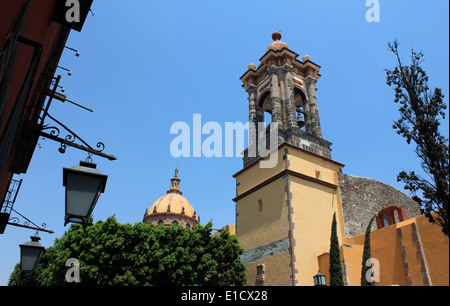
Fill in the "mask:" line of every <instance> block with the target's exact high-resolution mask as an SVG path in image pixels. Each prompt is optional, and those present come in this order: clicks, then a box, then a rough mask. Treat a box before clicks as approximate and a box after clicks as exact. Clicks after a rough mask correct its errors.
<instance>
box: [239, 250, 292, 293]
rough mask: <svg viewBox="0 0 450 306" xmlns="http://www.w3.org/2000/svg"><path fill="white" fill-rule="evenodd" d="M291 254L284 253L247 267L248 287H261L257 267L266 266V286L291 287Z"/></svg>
mask: <svg viewBox="0 0 450 306" xmlns="http://www.w3.org/2000/svg"><path fill="white" fill-rule="evenodd" d="M289 262H290V256H289V252H284V253H282V254H278V255H275V256H271V257H268V258H265V259H262V260H258V261H255V262H252V263H249V264H247V265H246V267H247V271H246V273H247V283H246V286H260V285H262V283H261V282H258V281H257V275H256V274H257V266H258V265H264V286H290V285H291V284H292V281H291V279H290V278H289V276H290V273H291V271H290V268H289Z"/></svg>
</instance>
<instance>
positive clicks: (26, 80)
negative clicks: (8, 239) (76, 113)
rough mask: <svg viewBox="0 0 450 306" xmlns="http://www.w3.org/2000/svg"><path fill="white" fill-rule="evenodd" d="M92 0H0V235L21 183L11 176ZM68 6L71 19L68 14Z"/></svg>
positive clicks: (33, 139)
mask: <svg viewBox="0 0 450 306" xmlns="http://www.w3.org/2000/svg"><path fill="white" fill-rule="evenodd" d="M92 2H93V0H79V1H77V4H78V5H75V6H74V7H70V6H66V1H57V0H48V1H47V0H46V1H40V0H14V1H11V0H0V8H1V9H0V201H1V202H0V234H2V233H3V231H4V230H5V226H6V224H7V222H8V220H9V217H10V213H11V209H12V205H13V204H14V203H13V202H14V201H13V200H14V195H15V194H16V193H17V191H18V188H19V186H20V182H21V181H20V180H18V179H14V175H19V174H22V173H26V172H27V169H28V166H29V163H30V161H31V158H32V156H33V153H34V150H35V148H36V144H37V142H38V139H39V136H40V132H41V131H42V129H43V124H44V118H43V116H42V113H43V108H44V105H45V102H46V101H49V97H50V96H52V97H53V96H54V95H55V94H56V92H55V89H56V88H57V86H55V85H54V84H55V79H56V78H55V77H54V75H55V73H56V70H57V68H58V64H59V60H60V58H61V55H62V53H63V52H64V50H66V42H67V39H68V37H69V34H70V32H71V30H73V29H75V30H77V31H81V29H82V27H83V24H84V21H85V19H86V17H87V14H88V12H89V10H90V7H91V5H92ZM72 9H77V10H78V11H77V12H75V13H76V14H77V16H78V17H79V18H77V20H76V21H75V20H69V19H71V18H67V16H68V13H69V11H70V10H72ZM69 15H70V14H69ZM69 52H72V51H69ZM48 103H50V102H48ZM48 105H49V104H48Z"/></svg>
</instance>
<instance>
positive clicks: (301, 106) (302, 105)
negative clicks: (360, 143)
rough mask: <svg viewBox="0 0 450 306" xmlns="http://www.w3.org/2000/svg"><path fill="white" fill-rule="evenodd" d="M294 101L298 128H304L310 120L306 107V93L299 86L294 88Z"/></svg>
mask: <svg viewBox="0 0 450 306" xmlns="http://www.w3.org/2000/svg"><path fill="white" fill-rule="evenodd" d="M294 101H295V113H296V118H297V125H298V128H299V129H304V128H305V126H306V122H307V120H308V112H307V109H306V95H305V93H304V92H303V91H302V90H301V89H299V88H297V87H295V88H294Z"/></svg>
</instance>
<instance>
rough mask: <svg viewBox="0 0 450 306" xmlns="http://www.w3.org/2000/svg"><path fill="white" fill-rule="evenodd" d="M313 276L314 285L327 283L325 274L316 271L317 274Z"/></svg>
mask: <svg viewBox="0 0 450 306" xmlns="http://www.w3.org/2000/svg"><path fill="white" fill-rule="evenodd" d="M313 278H314V286H326V285H327V281H326V276H325V275H323V274H322V273H320V270H319V272H317V274H316V275H315V276H314V277H313Z"/></svg>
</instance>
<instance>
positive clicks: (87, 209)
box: [63, 161, 108, 226]
mask: <svg viewBox="0 0 450 306" xmlns="http://www.w3.org/2000/svg"><path fill="white" fill-rule="evenodd" d="M96 167H97V164H94V163H90V162H83V161H81V162H80V165H79V166H74V167H72V168H64V169H63V186H65V187H66V215H65V218H64V219H65V223H64V226H66V225H67V224H68V223H69V222H74V223H81V224H86V223H87V221H88V219H89V217H90V216H91V213H92V211H93V210H94V207H95V204H96V203H97V201H98V198H99V197H100V194H101V193H103V192H104V191H105V186H106V180H107V178H108V176H107V175H104V174H102V173H101V172H100V171H99V170H97V169H96Z"/></svg>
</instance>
